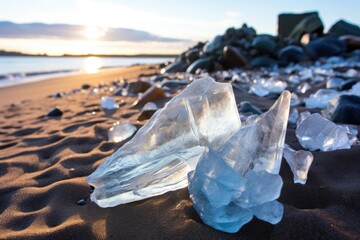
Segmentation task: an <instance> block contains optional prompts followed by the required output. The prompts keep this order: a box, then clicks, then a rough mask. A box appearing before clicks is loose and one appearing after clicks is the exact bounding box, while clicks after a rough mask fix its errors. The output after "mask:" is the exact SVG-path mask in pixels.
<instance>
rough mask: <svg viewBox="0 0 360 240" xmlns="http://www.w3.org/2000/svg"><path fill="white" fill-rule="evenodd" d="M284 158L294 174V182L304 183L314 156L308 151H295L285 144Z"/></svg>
mask: <svg viewBox="0 0 360 240" xmlns="http://www.w3.org/2000/svg"><path fill="white" fill-rule="evenodd" d="M284 158H285V160H286V162H287V163H288V164H289V166H290V169H291V171H292V173H293V174H294V183H300V184H305V183H306V180H307V175H308V172H309V169H310V166H311V164H312V162H313V160H314V156H313V154H312V153H311V152H309V151H304V150H299V151H295V150H294V149H292V148H290V147H289V146H288V145H286V144H285V147H284Z"/></svg>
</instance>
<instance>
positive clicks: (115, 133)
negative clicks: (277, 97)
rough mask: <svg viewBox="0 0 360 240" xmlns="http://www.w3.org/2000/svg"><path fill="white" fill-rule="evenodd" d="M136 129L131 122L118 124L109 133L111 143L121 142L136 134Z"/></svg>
mask: <svg viewBox="0 0 360 240" xmlns="http://www.w3.org/2000/svg"><path fill="white" fill-rule="evenodd" d="M136 130H137V129H136V127H135V126H134V125H133V124H132V123H131V122H129V121H126V122H116V123H114V125H113V126H112V127H111V128H110V129H109V131H108V138H109V141H112V142H116V143H117V142H121V141H124V140H126V139H128V138H129V137H131V136H132V135H134V133H135V132H136Z"/></svg>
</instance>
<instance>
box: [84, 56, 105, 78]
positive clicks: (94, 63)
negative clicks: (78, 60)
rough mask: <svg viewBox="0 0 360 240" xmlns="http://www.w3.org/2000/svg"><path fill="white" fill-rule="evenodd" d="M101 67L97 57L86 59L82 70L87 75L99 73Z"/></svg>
mask: <svg viewBox="0 0 360 240" xmlns="http://www.w3.org/2000/svg"><path fill="white" fill-rule="evenodd" d="M101 67H102V62H101V59H100V58H98V57H87V58H86V59H85V61H84V64H83V70H84V72H86V73H88V74H91V73H97V72H99V69H100V68H101Z"/></svg>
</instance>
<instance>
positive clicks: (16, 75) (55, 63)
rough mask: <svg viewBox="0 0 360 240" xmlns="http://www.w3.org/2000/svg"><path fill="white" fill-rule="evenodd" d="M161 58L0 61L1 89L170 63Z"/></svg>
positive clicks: (169, 59)
mask: <svg viewBox="0 0 360 240" xmlns="http://www.w3.org/2000/svg"><path fill="white" fill-rule="evenodd" d="M171 60H173V59H172V58H163V57H20V56H19V57H17V56H16V57H15V56H14V57H13V56H9V57H4V56H3V57H0V87H6V86H13V85H18V84H22V83H27V82H35V81H41V80H45V79H49V78H53V77H59V76H65V75H70V74H79V73H88V74H91V73H96V72H98V71H99V70H100V69H102V68H111V67H126V66H131V65H134V64H151V63H162V62H165V61H171Z"/></svg>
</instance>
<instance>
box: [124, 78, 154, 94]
mask: <svg viewBox="0 0 360 240" xmlns="http://www.w3.org/2000/svg"><path fill="white" fill-rule="evenodd" d="M151 86H152V85H151V83H149V82H145V81H133V82H129V83H128V85H127V87H126V91H125V92H126V94H127V95H129V96H137V95H138V94H139V93H143V92H145V91H146V90H148V89H149V88H150V87H151Z"/></svg>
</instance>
